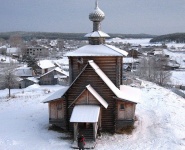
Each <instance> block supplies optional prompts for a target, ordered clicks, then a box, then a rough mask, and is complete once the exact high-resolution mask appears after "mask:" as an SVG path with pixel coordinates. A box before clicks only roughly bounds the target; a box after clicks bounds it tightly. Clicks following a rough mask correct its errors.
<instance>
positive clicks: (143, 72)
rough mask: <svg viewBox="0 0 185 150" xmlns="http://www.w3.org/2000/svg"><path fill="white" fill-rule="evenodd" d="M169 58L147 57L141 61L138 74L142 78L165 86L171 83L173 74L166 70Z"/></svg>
mask: <svg viewBox="0 0 185 150" xmlns="http://www.w3.org/2000/svg"><path fill="white" fill-rule="evenodd" d="M168 62H169V60H168V58H166V57H164V56H153V57H146V58H143V59H142V60H141V61H140V65H139V69H138V72H137V74H138V75H139V77H140V78H142V79H145V80H148V81H151V82H154V83H157V84H159V85H165V84H166V83H167V82H169V81H170V77H171V72H170V71H167V70H165V66H166V65H167V64H168Z"/></svg>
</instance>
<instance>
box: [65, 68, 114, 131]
mask: <svg viewBox="0 0 185 150" xmlns="http://www.w3.org/2000/svg"><path fill="white" fill-rule="evenodd" d="M89 84H91V86H92V87H93V88H94V89H95V90H96V91H97V92H98V93H99V94H100V95H101V96H102V97H103V98H104V99H105V100H106V101H107V103H108V104H109V106H108V108H107V109H105V108H102V116H101V117H102V130H104V131H109V132H110V131H112V132H114V130H115V114H114V112H115V104H116V103H115V102H116V100H115V99H113V96H114V94H113V92H112V91H111V90H110V89H109V88H108V87H107V85H106V84H105V83H104V82H103V81H102V79H101V78H100V77H99V76H98V75H97V74H96V72H95V71H94V70H93V69H92V68H91V66H87V68H86V70H85V71H84V72H83V73H82V74H81V76H80V77H79V78H78V79H77V80H76V81H75V83H74V84H73V86H72V87H71V88H70V89H69V90H68V92H67V95H68V97H67V101H68V103H69V105H70V104H71V103H72V102H73V101H74V100H75V99H76V98H77V97H78V96H79V95H80V94H81V93H82V91H83V90H84V89H85V88H86V86H87V85H89ZM72 111H73V106H72V107H70V108H69V109H68V117H67V118H68V122H69V120H70V117H71V114H72ZM84 113H85V112H84ZM69 130H70V131H73V124H72V123H69Z"/></svg>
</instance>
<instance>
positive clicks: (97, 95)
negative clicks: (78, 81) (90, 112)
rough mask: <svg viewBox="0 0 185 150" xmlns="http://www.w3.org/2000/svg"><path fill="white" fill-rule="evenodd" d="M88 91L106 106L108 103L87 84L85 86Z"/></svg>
mask: <svg viewBox="0 0 185 150" xmlns="http://www.w3.org/2000/svg"><path fill="white" fill-rule="evenodd" d="M86 88H87V89H88V91H89V92H90V93H91V94H92V95H93V96H94V97H95V98H96V99H97V100H98V101H99V102H100V103H101V104H102V105H103V106H104V107H105V108H107V107H108V103H107V102H106V101H105V100H104V99H103V98H102V97H101V96H100V95H99V94H98V93H97V92H96V91H95V89H94V88H93V87H92V86H91V85H90V84H89V85H87V86H86Z"/></svg>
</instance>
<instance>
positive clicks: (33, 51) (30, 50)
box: [25, 46, 49, 58]
mask: <svg viewBox="0 0 185 150" xmlns="http://www.w3.org/2000/svg"><path fill="white" fill-rule="evenodd" d="M25 54H26V55H30V56H33V57H37V58H38V57H47V56H49V51H48V49H47V48H45V47H40V46H38V47H27V48H26V49H25Z"/></svg>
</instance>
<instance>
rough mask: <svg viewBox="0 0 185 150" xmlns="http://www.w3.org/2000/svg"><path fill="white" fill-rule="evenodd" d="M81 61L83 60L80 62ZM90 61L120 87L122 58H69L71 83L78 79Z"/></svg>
mask: <svg viewBox="0 0 185 150" xmlns="http://www.w3.org/2000/svg"><path fill="white" fill-rule="evenodd" d="M79 59H80V60H83V61H81V62H79ZM89 60H94V62H95V63H96V64H97V65H98V66H99V67H100V69H101V70H102V71H103V72H104V73H105V74H106V75H107V76H108V77H109V79H110V80H111V81H112V82H113V83H114V84H115V85H116V86H117V87H119V85H120V84H122V57H121V56H119V57H118V56H117V57H116V56H107V57H105V56H104V57H102V56H101V57H97V56H96V57H93V56H91V57H83V58H79V57H69V63H70V65H69V66H70V68H69V71H70V76H71V82H72V81H74V80H75V79H76V77H77V76H78V74H79V73H80V72H81V70H82V69H83V68H84V67H85V65H86V64H87V63H88V61H89Z"/></svg>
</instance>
